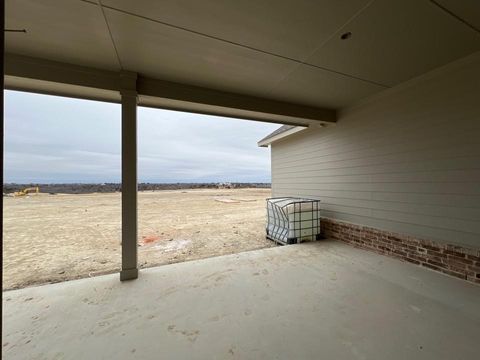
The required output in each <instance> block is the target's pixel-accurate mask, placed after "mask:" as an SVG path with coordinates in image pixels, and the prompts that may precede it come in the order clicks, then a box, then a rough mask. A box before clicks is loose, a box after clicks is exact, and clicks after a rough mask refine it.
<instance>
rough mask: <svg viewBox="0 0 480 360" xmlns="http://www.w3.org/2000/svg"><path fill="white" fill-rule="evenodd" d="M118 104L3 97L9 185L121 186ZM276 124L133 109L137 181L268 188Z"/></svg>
mask: <svg viewBox="0 0 480 360" xmlns="http://www.w3.org/2000/svg"><path fill="white" fill-rule="evenodd" d="M120 115H121V114H120V106H119V105H118V104H109V103H102V102H93V101H87V100H76V99H70V98H62V97H55V96H46V95H38V94H30V93H22V92H15V91H6V92H5V180H6V182H22V183H26V182H120V178H121V157H120V151H121V143H120V141H121V137H120V136H121V134H120V129H121V126H120V125H121V124H120ZM277 127H278V125H276V124H266V123H259V122H252V121H245V120H237V119H230V118H222V117H218V116H207V115H198V114H191V113H182V112H176V111H167V110H159V109H150V108H139V110H138V156H139V160H138V170H139V181H140V182H210V181H213V182H215V181H232V182H233V181H241V182H269V181H270V153H269V151H268V150H267V149H265V148H258V147H257V145H256V143H257V141H258V140H259V139H260V138H262V137H264V136H265V135H267V134H268V133H270V132H271V131H273V130H275V129H276V128H277Z"/></svg>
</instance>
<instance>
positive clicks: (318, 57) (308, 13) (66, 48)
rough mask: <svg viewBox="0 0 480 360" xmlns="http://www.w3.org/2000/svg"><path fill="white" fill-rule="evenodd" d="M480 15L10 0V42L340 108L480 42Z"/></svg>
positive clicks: (267, 4) (325, 3) (385, 3)
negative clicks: (346, 35) (479, 28)
mask: <svg viewBox="0 0 480 360" xmlns="http://www.w3.org/2000/svg"><path fill="white" fill-rule="evenodd" d="M459 3H460V4H459ZM479 23H480V3H479V2H477V1H475V0H464V1H461V2H455V1H450V0H437V1H428V0H423V1H418V0H404V1H397V0H382V1H380V0H377V1H369V0H350V1H336V0H322V1H310V0H295V1H293V0H267V1H236V0H222V1H218V0H204V1H195V0H164V1H154V0H137V1H128V0H98V1H93V0H92V1H87V0H85V1H82V0H72V1H62V0H7V1H6V28H7V29H26V30H27V32H26V33H16V32H9V33H6V52H7V53H11V54H16V55H24V56H28V57H32V58H38V59H44V60H50V61H56V62H60V63H66V64H71V65H78V66H82V67H88V68H93V69H99V70H107V71H110V72H118V71H120V70H129V71H134V72H137V73H138V74H139V75H140V77H143V78H146V79H158V80H162V81H168V82H174V83H179V84H182V85H188V86H194V87H200V88H203V89H208V90H212V91H217V92H226V93H228V94H238V95H239V96H249V97H255V98H257V99H266V100H267V101H270V100H275V101H281V102H284V103H293V104H295V105H300V106H309V107H315V108H318V109H326V110H329V109H330V110H331V109H338V108H342V107H345V106H348V105H350V104H352V103H354V102H357V101H359V100H360V99H362V98H364V97H367V96H370V95H372V94H374V93H376V92H379V91H381V90H383V89H385V88H388V87H392V86H395V85H397V84H399V83H401V82H404V81H406V80H408V79H410V78H413V77H415V76H418V75H420V74H422V73H425V72H427V71H429V70H431V69H433V68H436V67H439V66H441V65H444V64H446V63H449V62H451V61H453V60H455V59H457V58H461V57H464V56H467V55H469V54H470V53H473V52H475V51H478V50H480V34H479V32H478V24H479ZM346 32H351V37H350V38H349V39H347V40H342V39H341V35H342V34H344V33H346ZM7 75H8V68H7ZM7 80H8V81H7V86H9V84H10V81H11V80H10V79H7ZM43 80H46V79H43ZM31 87H33V88H35V85H32V86H31ZM43 89H45V87H43ZM140 95H142V94H140ZM149 96H151V94H149ZM175 100H179V99H175ZM180 100H181V99H180ZM140 102H141V103H142V99H140ZM144 102H145V103H149V104H150V105H151V104H156V102H155V101H152V99H147V100H144ZM207 105H211V104H207ZM155 106H157V105H155ZM158 106H160V105H158ZM207 112H209V111H207ZM222 112H223V111H220V112H219V114H222ZM227 115H228V114H227ZM327 118H328V116H327ZM285 121H286V122H288V119H286V120H285ZM327 121H331V119H327Z"/></svg>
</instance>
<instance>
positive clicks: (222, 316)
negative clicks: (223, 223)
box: [2, 241, 480, 360]
mask: <svg viewBox="0 0 480 360" xmlns="http://www.w3.org/2000/svg"><path fill="white" fill-rule="evenodd" d="M3 305H4V314H5V315H4V324H3V344H2V346H3V353H4V358H5V359H89V360H90V359H133V358H135V359H153V358H155V359H230V358H231V359H335V360H340V359H382V360H383V359H437V360H438V359H449V360H450V359H473V358H476V357H477V356H478V351H479V345H478V334H479V333H480V286H477V285H474V284H470V283H467V282H464V281H462V280H458V279H455V278H450V277H448V276H445V275H442V274H438V273H435V272H432V271H428V270H425V269H422V268H419V267H416V266H414V265H411V264H406V263H402V262H400V261H397V260H394V259H390V258H387V257H383V256H380V255H377V254H374V253H370V252H367V251H364V250H359V249H356V248H353V247H350V246H348V245H345V244H342V243H339V242H332V241H321V242H317V243H307V244H300V245H291V246H285V247H277V248H270V249H264V250H259V251H252V252H246V253H242V254H235V255H229V256H222V257H217V258H211V259H206V260H199V261H192V262H187V263H181V264H175V265H166V266H162V267H158V268H152V269H148V270H143V271H142V272H141V274H140V277H139V279H138V280H134V281H130V282H123V283H120V281H119V280H118V274H117V275H107V276H100V277H96V278H90V279H83V280H77V281H71V282H67V283H60V284H53V285H46V286H39V287H33V288H26V289H22V290H15V291H9V292H5V293H4V304H3Z"/></svg>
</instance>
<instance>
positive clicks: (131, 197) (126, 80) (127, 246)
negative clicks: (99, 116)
mask: <svg viewBox="0 0 480 360" xmlns="http://www.w3.org/2000/svg"><path fill="white" fill-rule="evenodd" d="M136 82H137V74H136V73H133V72H129V71H122V72H121V74H120V86H121V90H120V94H121V98H122V270H121V272H120V280H121V281H124V280H131V279H136V278H137V277H138V259H137V101H138V96H137V89H136Z"/></svg>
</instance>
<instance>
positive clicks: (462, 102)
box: [272, 53, 480, 261]
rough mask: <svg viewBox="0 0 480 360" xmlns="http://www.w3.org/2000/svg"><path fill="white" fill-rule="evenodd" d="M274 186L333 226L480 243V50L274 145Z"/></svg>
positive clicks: (467, 244) (440, 241)
mask: <svg viewBox="0 0 480 360" xmlns="http://www.w3.org/2000/svg"><path fill="white" fill-rule="evenodd" d="M272 192H273V195H274V196H303V197H310V198H316V199H320V200H321V208H322V216H323V217H325V218H329V219H333V220H335V221H337V222H341V223H353V224H359V225H361V226H366V227H369V228H373V229H379V230H384V231H387V232H391V233H395V234H401V235H407V236H411V237H414V238H417V239H427V240H429V241H430V240H433V241H434V242H435V243H436V244H437V245H435V246H438V247H443V246H445V245H446V244H449V245H456V246H458V247H461V248H465V249H474V250H476V249H480V53H476V54H474V55H472V56H469V57H468V58H465V59H462V60H460V61H457V62H455V63H452V64H450V65H447V66H446V67H444V68H441V69H437V70H435V71H434V72H431V73H429V74H426V75H424V76H422V77H420V78H417V79H414V80H412V81H410V82H408V83H405V84H403V85H400V86H399V87H396V88H393V89H389V90H386V91H385V92H383V93H382V94H380V95H379V96H376V97H374V98H372V99H369V100H368V101H367V102H364V103H362V104H360V105H358V106H356V107H353V108H350V109H345V110H342V111H341V112H340V116H339V120H338V123H337V125H335V126H329V127H326V128H316V129H308V130H305V131H303V132H300V133H298V134H294V135H292V136H289V137H287V138H285V139H282V140H280V141H278V142H275V143H274V144H272ZM431 251H434V250H431ZM474 253H475V251H474ZM477 255H478V254H477ZM472 261H473V260H472Z"/></svg>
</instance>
